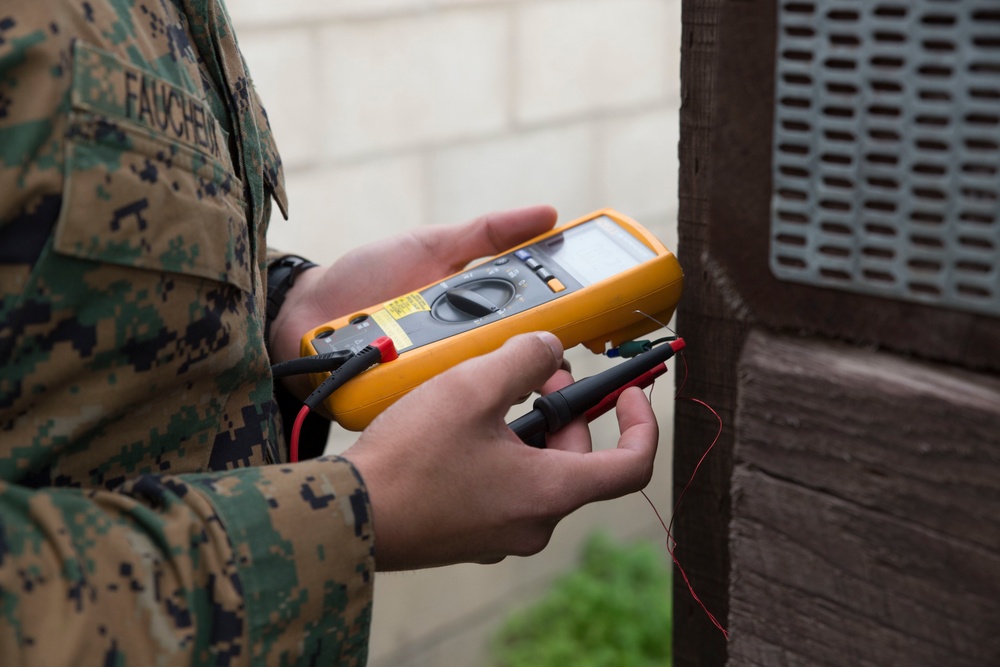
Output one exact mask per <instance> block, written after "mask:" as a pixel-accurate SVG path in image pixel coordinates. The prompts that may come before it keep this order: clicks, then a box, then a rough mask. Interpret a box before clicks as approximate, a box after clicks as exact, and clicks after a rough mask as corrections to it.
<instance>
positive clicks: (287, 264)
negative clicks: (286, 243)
mask: <svg viewBox="0 0 1000 667" xmlns="http://www.w3.org/2000/svg"><path fill="white" fill-rule="evenodd" d="M314 266H318V264H314V263H313V262H310V261H309V260H308V259H304V258H302V257H299V256H298V255H285V256H284V257H282V258H280V259H278V260H277V261H275V262H273V263H272V264H271V265H270V266H268V267H267V308H266V310H265V315H266V319H265V321H264V344H265V345H268V346H270V344H271V322H273V321H274V319H275V318H276V317H277V316H278V311H279V310H281V305H282V304H283V303H285V297H286V296H288V290H290V289H292V286H293V285H295V279H296V278H297V277H298V276H299V274H300V273H302V272H303V271H305V270H306V269H311V268H313V267H314Z"/></svg>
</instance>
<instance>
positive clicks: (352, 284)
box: [270, 206, 556, 397]
mask: <svg viewBox="0 0 1000 667" xmlns="http://www.w3.org/2000/svg"><path fill="white" fill-rule="evenodd" d="M555 222H556V211H555V209H553V208H552V207H551V206H532V207H529V208H522V209H516V210H512V211H504V212H499V213H492V214H489V215H484V216H482V217H480V218H477V219H476V220H473V221H472V222H469V223H466V224H464V225H458V226H432V227H421V228H419V229H415V230H413V231H411V232H409V233H407V234H403V235H401V236H397V237H394V238H391V239H386V240H383V241H376V242H374V243H370V244H368V245H365V246H362V247H360V248H358V249H356V250H353V251H351V252H349V253H347V254H346V255H344V256H343V257H341V258H340V259H339V260H337V261H336V262H334V263H333V264H332V265H331V266H329V267H318V268H314V269H309V270H308V271H305V272H303V273H302V274H300V275H299V276H298V278H297V279H296V281H295V285H294V287H293V288H292V289H291V290H289V292H288V294H287V296H286V298H285V303H284V304H283V305H282V307H281V311H280V312H279V313H278V316H277V318H275V321H274V322H273V323H272V324H271V340H270V343H271V346H270V349H271V352H272V359H271V363H272V364H274V363H278V362H280V361H286V360H288V359H296V358H298V356H299V343H300V341H301V339H302V336H303V335H305V333H306V332H307V331H309V330H310V329H313V328H315V327H317V326H319V325H321V324H323V323H324V322H329V321H330V320H333V319H336V318H338V317H342V316H344V315H350V314H353V313H356V312H358V311H360V310H361V309H363V308H368V307H370V306H373V305H376V304H379V303H382V302H384V301H387V300H389V299H392V298H394V297H397V296H402V295H404V294H407V293H408V292H412V291H414V290H417V289H420V288H421V287H424V286H425V285H429V284H431V283H433V282H436V281H438V280H440V279H442V278H445V277H447V276H449V275H451V274H453V273H456V272H457V271H459V270H461V269H462V268H463V267H465V266H466V265H467V264H468V263H469V262H471V261H472V260H474V259H479V258H480V257H486V256H489V255H495V254H497V253H499V252H503V251H504V250H507V249H508V248H511V247H513V246H516V245H518V244H520V243H523V242H525V241H527V240H529V239H531V238H533V237H535V236H538V235H539V234H542V233H544V232H547V231H548V230H549V229H551V228H552V227H553V225H555ZM288 384H289V387H290V388H291V389H292V391H293V393H295V394H297V395H299V396H300V397H304V396H305V395H307V394H308V393H309V391H311V388H310V387H309V386H308V381H307V380H305V378H302V377H300V378H298V379H297V381H293V382H290V383H288Z"/></svg>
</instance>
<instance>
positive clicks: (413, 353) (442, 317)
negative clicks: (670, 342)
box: [302, 209, 684, 431]
mask: <svg viewBox="0 0 1000 667" xmlns="http://www.w3.org/2000/svg"><path fill="white" fill-rule="evenodd" d="M683 281H684V277H683V274H682V273H681V268H680V264H679V263H678V261H677V258H676V257H675V256H674V255H673V254H672V253H671V252H670V251H669V250H667V248H666V247H665V246H664V245H663V244H662V243H660V241H658V240H657V239H656V238H655V237H654V236H653V235H652V234H650V233H649V232H648V231H647V230H646V229H644V228H643V227H642V226H640V225H639V224H638V223H637V222H635V221H634V220H631V219H629V218H627V217H625V216H624V215H622V214H620V213H618V212H617V211H614V210H611V209H602V210H599V211H595V212H594V213H591V214H589V215H587V216H584V217H582V218H580V219H578V220H574V221H572V222H569V223H567V224H565V225H561V226H559V227H556V228H555V229H553V230H551V231H549V232H547V233H545V234H542V235H541V236H538V237H536V238H534V239H532V240H530V241H528V242H527V243H524V244H521V245H520V246H517V247H516V248H512V249H511V250H509V251H507V252H505V253H503V254H501V255H497V256H496V257H493V258H490V259H487V260H484V261H482V262H480V263H478V264H475V265H474V266H470V267H468V268H466V269H465V270H463V271H461V272H459V273H456V274H454V275H452V276H449V277H448V278H445V279H444V280H441V281H439V282H436V283H434V284H432V285H428V286H426V287H424V288H423V289H420V290H418V291H416V292H412V293H410V294H406V295H404V296H401V297H399V298H397V299H393V300H391V301H387V302H385V303H382V304H378V305H374V306H372V307H371V308H368V309H366V310H364V311H362V312H358V313H355V314H353V315H350V316H348V317H344V318H340V319H337V320H333V321H331V322H327V323H326V324H323V325H322V326H319V327H317V328H315V329H313V330H312V331H309V332H308V333H306V335H305V336H304V337H303V338H302V356H311V355H315V354H323V353H329V352H341V351H345V350H350V351H352V352H358V351H360V350H361V349H362V348H364V347H365V346H367V345H368V344H369V343H371V342H372V341H373V340H375V339H376V338H378V337H380V336H388V337H389V338H391V339H392V341H393V343H394V344H395V346H396V350H397V352H398V353H399V358H398V359H396V360H395V361H392V362H391V363H387V364H383V365H381V366H377V367H375V368H373V369H371V370H369V371H367V372H365V373H363V374H361V375H360V376H358V377H356V378H355V379H353V380H351V381H350V382H348V383H347V384H346V385H344V386H343V387H341V388H340V389H339V390H337V391H336V392H335V393H334V394H333V395H331V396H330V397H329V398H327V399H326V402H325V406H326V408H327V409H328V410H329V411H330V412H331V413H332V415H333V417H334V418H335V419H336V420H337V422H338V423H340V424H341V425H342V426H343V427H344V428H347V429H350V430H355V431H360V430H362V429H363V428H365V427H366V426H367V425H368V424H369V423H370V422H371V421H372V420H373V419H374V418H375V417H376V416H377V415H378V414H379V413H380V412H382V411H383V410H384V409H386V408H387V407H389V406H390V405H392V403H393V402H395V401H396V400H398V399H399V398H401V397H402V396H403V395H404V394H406V393H407V392H409V391H410V390H412V389H414V388H415V387H417V386H419V385H420V384H422V383H423V382H425V381H427V380H428V379H430V378H431V377H433V376H434V375H437V374H438V373H440V372H442V371H444V370H446V369H447V368H450V367H451V366H454V365H455V364H457V363H459V362H461V361H463V360H465V359H468V358H470V357H474V356H478V355H481V354H485V353H487V352H490V351H492V350H495V349H497V348H499V347H500V346H501V345H502V344H503V343H504V341H506V340H507V339H508V338H511V337H512V336H515V335H517V334H520V333H525V332H529V331H551V332H552V333H554V334H555V335H556V336H558V337H559V339H560V340H561V341H562V343H563V346H564V347H566V348H570V347H573V346H575V345H578V344H581V343H582V344H584V345H586V346H587V347H588V348H589V349H590V350H591V351H592V352H594V353H596V354H601V353H603V352H604V351H605V350H606V349H607V348H608V347H609V346H610V347H614V346H617V345H620V344H621V343H624V342H626V341H629V340H632V339H634V338H637V337H639V336H643V335H645V334H647V333H649V332H651V331H654V330H656V329H657V328H659V324H658V323H657V322H666V321H667V320H669V319H670V318H671V316H672V315H673V312H674V308H675V307H676V305H677V302H678V301H679V300H680V296H681V290H682V287H683ZM327 377H328V374H327V373H319V374H312V375H310V379H311V380H312V382H313V384H314V385H315V386H319V384H320V383H321V382H322V381H323V380H325V379H326V378H327Z"/></svg>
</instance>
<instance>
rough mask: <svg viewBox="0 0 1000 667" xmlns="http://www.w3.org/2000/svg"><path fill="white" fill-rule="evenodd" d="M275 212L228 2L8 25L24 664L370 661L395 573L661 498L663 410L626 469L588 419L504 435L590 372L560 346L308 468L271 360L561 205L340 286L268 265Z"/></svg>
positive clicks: (16, 550) (0, 130) (6, 480)
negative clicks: (288, 436)
mask: <svg viewBox="0 0 1000 667" xmlns="http://www.w3.org/2000/svg"><path fill="white" fill-rule="evenodd" d="M272 202H274V203H276V204H277V206H278V207H279V209H280V210H281V211H282V213H285V212H286V210H287V203H286V200H285V192H284V187H283V177H282V171H281V162H280V159H279V157H278V153H277V151H276V150H275V147H274V143H273V141H272V138H271V133H270V130H269V127H268V124H267V119H266V116H265V114H264V111H263V107H262V106H261V105H260V103H259V101H258V99H257V96H256V93H255V92H254V89H253V87H252V85H251V83H250V79H249V78H248V76H247V74H246V71H245V69H244V63H243V60H242V58H241V56H240V53H239V50H238V48H237V44H236V40H235V37H234V35H233V32H232V27H231V25H230V22H229V19H228V17H227V15H226V12H225V9H224V7H223V6H222V4H221V0H173V1H172V2H171V1H167V0H159V1H154V0H149V1H146V2H124V1H123V0H5V2H4V3H3V4H2V5H0V664H3V665H17V664H45V665H60V664H97V663H102V664H116V665H125V664H133V665H147V664H163V665H175V664H176V665H187V664H205V665H218V664H226V665H239V664H250V663H251V662H252V663H254V664H279V663H281V664H291V663H302V664H306V663H309V664H313V663H318V664H345V665H361V664H364V663H365V660H366V654H367V638H368V637H367V636H368V628H369V622H370V618H371V594H372V579H373V576H374V571H375V570H376V569H379V570H389V569H405V568H415V567H427V566H433V565H440V564H444V563H453V562H460V561H479V562H493V561H497V560H500V559H502V558H503V557H505V556H506V555H509V554H530V553H534V552H537V551H538V550H540V549H541V548H542V547H544V545H545V543H546V542H547V540H548V539H549V536H550V535H551V532H552V529H553V528H554V526H555V524H556V522H557V521H558V520H559V519H560V518H561V517H563V516H565V515H566V514H568V513H569V512H571V511H573V510H574V509H576V508H577V507H579V506H581V505H583V504H585V503H587V502H590V501H593V500H597V499H605V498H611V497H615V496H619V495H622V494H625V493H629V492H632V491H635V490H637V489H639V488H642V487H643V486H645V484H646V483H647V482H648V480H649V477H650V475H651V473H652V461H653V456H654V454H655V447H656V438H657V429H656V422H655V418H654V417H653V414H652V410H651V408H650V406H649V404H648V402H647V401H646V400H645V397H644V396H643V395H642V393H641V392H639V391H638V390H630V391H629V392H627V393H626V394H624V395H623V397H622V399H621V401H620V403H619V421H620V424H621V429H622V437H621V440H620V442H619V447H618V449H616V450H611V451H603V452H591V451H590V449H591V445H590V440H589V434H588V433H587V429H586V426H585V425H583V424H575V425H572V426H571V427H568V428H567V429H565V430H564V431H563V432H562V433H561V434H560V435H559V437H558V438H556V439H555V440H554V441H553V442H552V443H551V447H550V449H549V450H534V449H531V448H527V447H525V446H522V445H521V444H520V443H519V442H518V441H517V439H516V438H515V437H514V436H513V434H512V433H511V432H510V431H509V429H507V428H506V427H505V426H504V421H503V418H504V414H505V413H506V410H507V408H508V407H509V406H510V405H511V404H512V403H513V402H514V401H515V400H516V399H517V397H519V396H521V395H524V394H526V393H527V392H529V391H531V390H534V389H538V388H540V387H542V386H543V385H545V386H544V387H542V388H543V390H550V389H553V388H557V387H559V386H561V385H563V384H565V383H567V382H569V381H570V378H569V376H568V374H567V373H566V372H565V371H559V370H558V369H559V366H560V363H561V360H562V348H561V346H560V344H559V341H558V340H557V339H556V338H555V337H554V336H552V335H551V334H529V335H526V336H521V337H518V338H515V339H512V340H511V341H509V342H508V343H507V344H506V345H505V346H504V347H503V348H502V349H501V350H499V351H497V352H496V353H493V354H491V355H487V356H484V357H481V358H478V359H474V360H471V361H469V362H467V363H465V364H462V365H460V366H458V367H456V368H454V369H452V370H451V371H448V372H445V373H443V374H441V375H439V376H438V377H437V378H435V379H434V380H432V381H430V382H428V383H426V384H425V385H424V386H422V387H421V388H419V389H418V390H417V391H414V392H412V393H411V394H410V395H408V396H407V397H406V398H404V399H403V400H401V401H399V402H398V403H397V404H396V405H395V406H393V407H392V408H390V409H389V410H387V411H386V412H385V413H384V414H383V415H382V416H381V417H380V418H379V419H378V420H376V421H375V422H374V423H373V424H372V425H371V426H370V427H369V428H368V429H367V430H366V431H365V432H364V433H363V434H362V435H361V437H360V438H359V440H358V442H357V443H356V444H355V445H354V446H353V447H351V448H350V449H349V450H348V451H347V452H346V453H345V454H344V456H343V457H324V458H316V459H312V460H309V461H305V462H302V463H298V464H294V465H291V464H287V463H284V462H283V457H284V446H285V445H284V440H283V435H282V427H281V419H280V416H279V411H278V408H277V404H276V401H275V398H274V390H275V387H274V382H273V379H272V377H271V374H270V365H271V364H273V363H277V362H280V361H283V360H286V359H290V358H293V357H295V356H297V353H298V341H299V338H300V337H301V336H302V334H303V333H304V332H305V331H307V330H308V329H310V328H312V327H314V326H316V325H318V324H319V323H322V322H324V321H327V320H330V319H332V318H334V317H336V316H338V315H339V314H344V313H349V312H352V311H354V310H356V309H357V308H359V307H361V306H365V305H368V304H370V303H375V302H379V301H382V300H385V299H387V298H389V297H391V296H394V295H396V294H399V293H404V292H406V291H409V290H412V289H415V288H417V287H419V286H421V285H423V284H426V283H428V282H431V281H433V280H435V279H437V278H440V277H442V276H444V275H447V274H449V273H451V272H453V271H454V270H455V269H456V268H457V267H459V266H461V265H463V264H464V263H465V262H466V261H468V260H470V259H472V258H475V257H479V256H483V255H486V254H490V253H494V252H498V251H500V250H503V249H505V248H507V247H510V246H512V245H515V244H517V243H519V242H521V241H523V240H526V239H528V238H530V237H532V236H535V235H537V234H539V233H541V232H543V231H545V230H547V229H549V228H550V227H551V226H552V225H553V224H554V222H555V212H554V211H553V210H552V209H550V208H548V207H535V208H529V209H524V210H520V211H512V212H509V213H505V214H498V215H494V216H487V217H484V218H482V219H480V220H477V221H474V222H472V223H470V224H468V225H465V226H462V227H457V228H429V229H424V230H421V231H419V232H415V233H413V234H411V235H409V236H407V237H404V238H402V239H398V240H395V241H394V242H392V243H385V244H374V245H372V246H369V247H367V248H364V249H362V250H360V251H357V252H355V253H352V254H349V255H347V256H345V257H344V258H343V259H342V260H340V261H339V262H337V263H336V264H334V265H333V266H330V267H323V268H319V267H311V266H310V265H308V264H305V263H302V262H299V261H298V260H290V261H289V260H283V259H282V258H281V255H280V254H277V253H273V252H272V253H268V251H267V245H266V239H265V234H266V229H267V222H268V220H269V218H270V210H271V206H272ZM269 267H276V268H274V269H273V270H271V271H269ZM269 290H270V291H271V292H272V296H273V297H274V298H273V300H272V301H273V303H272V306H273V307H272V308H271V311H270V312H268V309H267V308H266V307H265V302H266V296H267V293H268V291H269ZM484 377H489V378H490V379H491V382H489V383H482V382H481V379H482V378H484ZM288 389H289V391H291V393H292V394H294V395H297V396H298V397H300V398H301V397H302V396H303V395H304V392H305V391H307V388H305V387H303V386H301V385H297V384H295V383H290V384H289V386H288ZM456 404H461V405H462V406H463V410H462V411H461V412H460V413H459V414H455V413H454V412H453V411H452V406H454V405H456Z"/></svg>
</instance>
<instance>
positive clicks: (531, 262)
mask: <svg viewBox="0 0 1000 667" xmlns="http://www.w3.org/2000/svg"><path fill="white" fill-rule="evenodd" d="M524 264H525V266H527V267H528V268H529V269H531V270H532V271H537V270H538V269H540V268H542V263H541V262H539V261H538V260H537V259H532V258H530V257H529V258H528V259H526V260H524Z"/></svg>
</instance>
